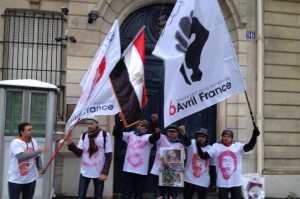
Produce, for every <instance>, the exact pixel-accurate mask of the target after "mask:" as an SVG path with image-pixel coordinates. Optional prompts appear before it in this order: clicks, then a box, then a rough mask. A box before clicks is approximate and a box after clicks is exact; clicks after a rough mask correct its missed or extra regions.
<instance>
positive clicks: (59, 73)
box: [1, 10, 65, 120]
mask: <svg viewBox="0 0 300 199" xmlns="http://www.w3.org/2000/svg"><path fill="white" fill-rule="evenodd" d="M3 16H4V19H5V20H4V41H3V63H2V67H1V68H2V80H13V79H35V80H40V81H43V82H47V83H50V84H54V85H56V86H57V87H58V88H60V89H61V92H60V95H58V100H57V101H58V103H57V104H58V111H57V114H58V119H59V120H63V118H62V115H64V114H63V110H64V106H63V104H64V103H63V101H64V93H65V91H64V85H63V82H65V79H64V78H65V69H64V67H63V66H62V48H63V45H62V43H61V42H59V43H57V42H56V41H55V38H56V37H61V36H62V32H63V21H64V19H63V15H62V14H61V13H52V12H38V11H20V10H6V11H5V14H4V15H3Z"/></svg>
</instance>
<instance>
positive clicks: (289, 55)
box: [0, 0, 300, 198]
mask: <svg viewBox="0 0 300 199" xmlns="http://www.w3.org/2000/svg"><path fill="white" fill-rule="evenodd" d="M174 3H175V1H174V0H105V1H104V0H22V1H20V0H2V1H0V13H1V16H2V17H1V18H0V66H1V67H0V80H6V79H13V78H21V76H19V77H17V76H14V75H9V73H8V72H7V71H8V68H7V67H6V65H7V64H6V63H10V62H11V61H9V60H8V59H7V57H6V56H8V54H7V53H8V52H7V51H9V49H7V48H8V47H7V46H5V45H6V44H7V42H8V41H7V37H9V36H7V35H8V34H9V33H10V34H11V32H9V31H11V27H10V28H8V26H7V23H8V20H7V16H9V15H14V13H17V14H18V13H26V16H27V13H33V12H34V13H37V14H36V15H34V16H40V17H41V18H43V17H45V16H46V17H47V19H48V18H50V20H54V21H53V22H51V23H49V22H48V24H52V25H53V24H56V29H55V31H56V32H55V34H56V36H57V35H58V36H61V37H62V38H65V36H64V33H65V30H68V31H67V35H68V41H66V40H63V41H62V42H61V43H53V42H50V43H51V45H52V46H53V48H51V49H55V48H56V51H53V52H55V53H58V56H56V57H53V60H54V59H56V60H57V59H60V62H59V64H58V65H57V66H58V67H59V71H60V72H59V74H58V75H59V79H60V81H59V83H56V82H55V83H54V84H59V85H57V86H59V87H60V88H61V89H62V94H61V97H60V101H59V103H58V104H59V110H58V114H59V117H58V122H57V131H58V132H63V131H64V125H65V123H66V120H67V118H68V116H69V115H70V113H71V112H72V110H73V109H74V106H75V105H76V103H77V101H78V99H79V96H80V94H81V89H80V86H79V83H80V81H81V79H82V77H83V75H84V74H85V72H86V70H87V68H88V67H89V65H90V63H91V61H92V59H93V57H94V55H95V52H96V50H97V49H98V47H99V44H101V42H102V41H103V39H104V38H105V36H106V34H107V32H108V31H109V29H110V27H111V25H112V23H113V21H114V19H118V20H119V24H120V26H121V25H122V23H123V22H124V21H125V20H126V18H127V17H128V16H129V15H131V14H132V13H134V12H137V11H138V10H139V9H142V8H144V7H147V6H151V5H154V4H156V5H157V4H161V5H163V4H174ZM219 4H220V6H221V9H222V12H223V15H224V18H225V21H226V24H227V27H228V30H229V33H230V36H231V39H232V42H233V45H234V48H235V51H236V54H237V58H238V60H239V63H240V67H241V72H242V75H243V78H244V81H245V84H246V90H247V94H248V97H249V102H250V105H251V108H252V111H253V113H254V117H255V120H256V122H257V125H258V127H259V128H260V129H261V136H260V137H259V140H258V143H257V147H256V149H255V150H254V151H252V152H250V153H249V154H247V155H245V158H244V163H243V167H244V168H243V172H244V173H253V172H258V173H261V174H262V175H263V176H264V177H265V185H266V196H267V197H286V196H287V195H288V194H290V193H295V194H296V195H298V197H299V196H300V190H299V189H297V188H298V185H299V181H300V145H299V143H300V114H299V113H300V100H299V99H300V59H299V57H300V56H299V55H300V47H299V46H300V45H299V43H300V36H299V35H300V1H299V0H265V1H263V0H256V1H254V0H253V1H247V0H219ZM61 7H67V8H68V9H69V13H68V15H64V14H62V12H61ZM90 12H94V13H96V14H98V19H97V20H96V21H94V22H93V23H88V22H87V21H88V14H89V13H90ZM43 13H46V14H43ZM23 15H24V14H23ZM23 15H22V14H21V16H23ZM29 15H30V14H29ZM30 16H31V15H30ZM25 18H26V17H25ZM24 23H30V20H29V21H26V20H24V21H22V22H20V24H21V25H18V26H19V27H21V26H22V25H23V24H24ZM15 24H16V23H15ZM49 26H50V25H49ZM24 27H25V26H24ZM26 27H27V26H26ZM28 27H29V26H28ZM43 28H49V27H48V26H45V25H44V26H43ZM8 29H9V30H8ZM146 29H147V27H146ZM53 30H54V28H53ZM8 32H9V33H8ZM27 36H28V35H27ZM29 36H30V35H29ZM29 36H28V38H29ZM54 36H55V35H54ZM54 36H53V37H52V39H53V38H54ZM56 36H55V37H56ZM69 36H74V37H75V38H76V40H77V42H76V43H72V41H70V37H69ZM253 36H254V37H253ZM42 37H43V38H44V36H42ZM24 38H25V36H23V40H24ZM25 40H26V38H25ZM19 42H20V43H22V41H20V40H19ZM23 43H24V41H23ZM42 43H43V42H42ZM42 48H43V47H42ZM57 49H58V50H57ZM9 52H10V51H9ZM26 52H27V51H26ZM51 52H52V51H51ZM50 54H51V53H49V56H50ZM37 56H39V55H37ZM12 59H18V58H17V57H13V58H12ZM45 59H46V58H45ZM51 63H52V62H51ZM33 65H34V64H33ZM46 65H47V64H46ZM49 65H50V64H49ZM45 70H47V69H45ZM51 70H53V71H54V72H55V71H56V69H53V68H52V69H51ZM22 78H24V76H22ZM49 83H53V82H49ZM99 119H100V125H101V126H102V127H103V128H104V129H107V130H108V131H109V132H112V129H113V125H114V117H113V116H101V117H99ZM215 119H216V137H217V138H219V137H220V133H221V132H222V129H224V128H231V129H233V131H234V132H235V139H236V140H238V141H241V142H246V141H248V140H249V138H250V136H251V132H252V128H253V126H252V121H251V117H250V114H249V109H248V104H247V101H246V98H245V94H244V93H240V94H237V95H235V96H233V97H231V98H229V99H227V100H226V101H223V102H221V103H219V104H218V105H217V114H216V118H215ZM84 129H85V126H84V125H80V124H79V125H78V127H77V128H76V129H75V132H74V134H75V137H77V138H78V137H79V135H80V133H81V132H82V131H84ZM58 134H59V133H58ZM113 168H114V166H113V165H112V167H111V171H110V177H109V180H108V182H107V183H106V187H105V196H106V197H107V198H111V197H112V196H113V193H114V190H113V181H114V180H115V179H114V177H113V176H114V175H113V174H114V170H113ZM78 175H79V161H78V159H76V158H74V156H73V155H72V154H70V153H69V152H67V150H66V149H65V148H63V149H62V150H61V152H60V153H59V155H58V157H57V158H56V161H55V168H54V182H55V185H54V189H55V193H59V194H65V195H70V196H72V195H73V196H74V195H76V194H77V186H78V179H77V178H78V177H77V176H78ZM75 176H76V177H75ZM0 189H1V187H0ZM89 193H92V192H91V191H90V192H89Z"/></svg>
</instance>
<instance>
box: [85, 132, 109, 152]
mask: <svg viewBox="0 0 300 199" xmlns="http://www.w3.org/2000/svg"><path fill="white" fill-rule="evenodd" d="M102 131H103V148H104V149H105V144H106V131H104V130H102ZM86 134H87V131H86V132H84V133H83V134H82V137H81V138H82V141H83V140H84V138H85V135H86Z"/></svg>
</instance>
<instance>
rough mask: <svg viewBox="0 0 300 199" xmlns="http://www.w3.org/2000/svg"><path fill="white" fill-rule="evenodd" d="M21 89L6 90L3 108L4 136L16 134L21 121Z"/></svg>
mask: <svg viewBox="0 0 300 199" xmlns="http://www.w3.org/2000/svg"><path fill="white" fill-rule="evenodd" d="M22 105H23V92H22V91H7V92H6V110H5V130H4V132H5V133H4V134H5V136H16V135H19V133H18V125H19V124H20V123H21V121H22Z"/></svg>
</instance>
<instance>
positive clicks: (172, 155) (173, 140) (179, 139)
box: [150, 125, 191, 199]
mask: <svg viewBox="0 0 300 199" xmlns="http://www.w3.org/2000/svg"><path fill="white" fill-rule="evenodd" d="M166 132H167V133H166V135H161V137H160V139H159V140H158V141H157V143H156V146H157V151H156V156H155V160H154V164H153V167H152V169H151V172H150V173H151V174H153V175H154V196H155V198H157V199H162V198H164V197H165V196H166V195H167V197H168V199H170V198H171V199H176V197H177V192H178V188H177V187H172V186H159V177H158V175H159V166H160V161H161V160H160V148H162V147H171V148H174V149H184V146H189V145H190V144H191V141H190V139H189V138H188V137H187V135H186V133H185V126H184V125H180V126H179V129H178V128H177V127H176V125H170V126H168V127H167V128H166ZM179 132H180V133H179ZM168 154H169V157H168V158H169V163H171V162H175V163H176V162H177V163H178V158H177V155H176V152H175V151H174V150H170V151H168Z"/></svg>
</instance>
